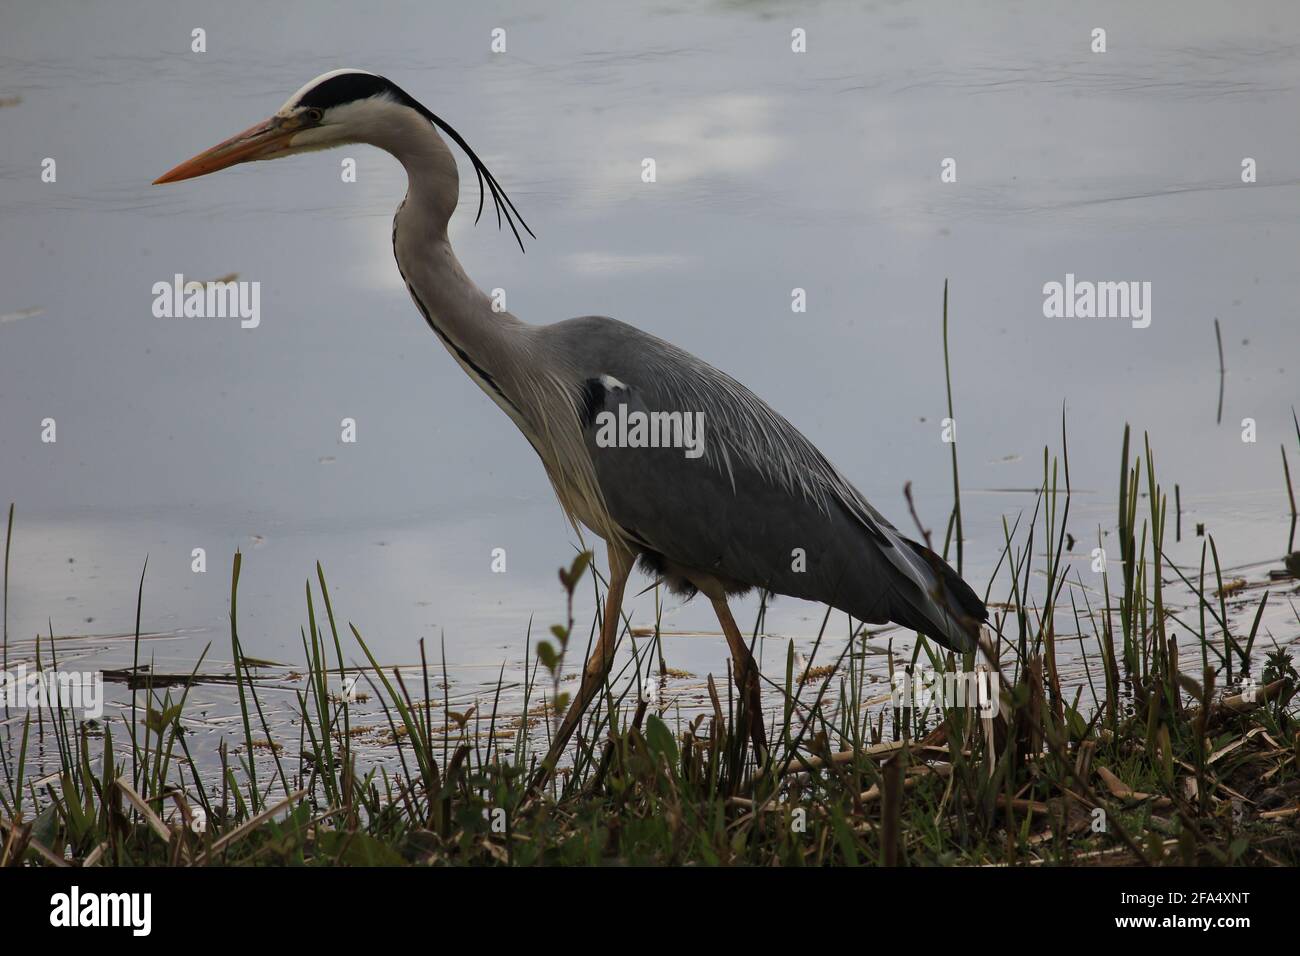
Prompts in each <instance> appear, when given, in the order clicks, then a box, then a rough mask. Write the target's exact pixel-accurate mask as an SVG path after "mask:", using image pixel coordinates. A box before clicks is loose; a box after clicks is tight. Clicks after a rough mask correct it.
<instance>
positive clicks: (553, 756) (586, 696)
mask: <svg viewBox="0 0 1300 956" xmlns="http://www.w3.org/2000/svg"><path fill="white" fill-rule="evenodd" d="M632 561H633V556H632V554H631V552H629V551H627V550H625V549H623V548H621V547H619V546H618V545H614V544H611V545H610V546H609V587H608V589H607V590H606V592H605V617H604V620H603V621H602V622H601V628H600V639H599V640H598V641H597V642H596V646H595V647H594V648H592V651H591V657H590V658H588V659H587V666H586V668H585V669H584V670H583V672H582V686H581V687H580V688H579V689H578V696H577V697H575V698H574V699H573V703H572V704H570V705H569V712H568V713H567V714H565V715H564V722H563V723H561V724H560V729H559V730H558V731H556V733H555V737H554V738H552V740H551V749H550V750H549V751H548V752H547V754H546V760H545V761H544V763H543V764H542V770H541V774H540V775H539V777H538V779H537V780H535V781H534V782H533V787H534V788H536V787H538V786H540V785H541V784H543V783H545V782H546V780H547V778H549V777H550V775H551V774H552V773H554V772H555V766H556V764H557V763H558V762H559V759H560V755H561V754H563V753H564V748H565V747H566V746H568V743H569V738H570V737H572V736H573V732H574V731H575V730H576V729H577V728H578V723H579V722H580V721H581V720H582V715H583V713H584V712H585V711H586V710H587V707H588V705H590V704H591V701H592V699H593V698H594V697H595V696H596V694H597V693H599V691H600V689H601V687H603V686H604V685H605V678H606V677H607V676H608V675H609V669H610V668H611V667H612V666H613V665H614V651H615V649H616V648H617V647H618V637H619V624H620V622H621V620H622V613H621V612H622V609H623V589H624V586H625V585H626V584H627V576H628V574H629V573H631V571H632Z"/></svg>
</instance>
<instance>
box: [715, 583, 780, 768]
mask: <svg viewBox="0 0 1300 956" xmlns="http://www.w3.org/2000/svg"><path fill="white" fill-rule="evenodd" d="M708 598H709V600H710V601H712V602H713V612H714V613H715V614H717V615H718V623H719V624H721V625H722V633H723V634H725V635H727V644H728V645H729V646H730V647H731V665H732V669H733V670H734V672H735V679H736V689H737V690H738V691H739V692H740V694H741V696H742V697H743V698H744V701H745V710H746V711H747V712H748V714H749V737H750V740H752V741H753V743H754V755H755V756H756V757H758V759H759V761H760V762H761V761H762V760H763V759H764V757H766V756H767V733H766V731H765V730H764V728H763V693H762V687H761V684H760V683H759V676H758V664H757V662H755V660H754V655H753V654H751V653H749V645H748V644H747V643H745V636H744V635H743V634H741V633H740V628H739V627H737V626H736V619H735V618H734V617H732V616H731V608H729V607H727V596H726V595H725V594H723V593H722V592H721V591H720V590H719V591H717V593H716V595H714V594H709V595H708Z"/></svg>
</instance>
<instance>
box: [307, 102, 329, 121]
mask: <svg viewBox="0 0 1300 956" xmlns="http://www.w3.org/2000/svg"><path fill="white" fill-rule="evenodd" d="M324 118H325V114H324V113H323V112H321V111H320V110H318V109H316V107H314V106H313V107H312V108H311V109H309V110H308V111H307V119H309V120H311V121H312V122H313V123H319V122H320V121H321V120H322V119H324Z"/></svg>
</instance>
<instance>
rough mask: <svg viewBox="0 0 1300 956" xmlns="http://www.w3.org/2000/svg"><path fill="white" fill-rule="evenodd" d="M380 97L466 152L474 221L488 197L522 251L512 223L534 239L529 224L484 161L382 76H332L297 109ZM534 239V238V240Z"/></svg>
mask: <svg viewBox="0 0 1300 956" xmlns="http://www.w3.org/2000/svg"><path fill="white" fill-rule="evenodd" d="M380 94H384V95H386V96H388V97H389V98H390V99H392V100H393V101H394V102H397V103H400V104H402V105H403V106H408V107H410V108H411V109H413V110H415V111H416V112H417V113H419V114H420V115H421V116H423V117H424V118H425V119H427V120H428V121H429V122H430V123H433V124H434V125H435V126H437V127H438V128H439V129H440V130H442V131H443V132H444V133H446V134H447V135H448V136H449V137H450V138H451V140H452V142H454V143H455V144H456V145H457V146H459V147H460V148H461V149H463V150H464V151H465V155H466V156H468V157H469V160H470V163H471V164H473V166H474V174H475V176H477V177H478V214H477V215H476V216H475V217H474V221H475V222H478V220H479V217H481V216H482V215H483V199H484V194H485V192H487V193H491V194H492V203H493V205H495V206H496V211H497V228H500V227H501V222H502V220H503V219H504V220H505V222H506V223H508V224H509V226H510V231H511V232H512V233H514V236H515V241H516V242H518V243H519V248H520V249H521V250H522V249H523V248H524V241H523V238H522V237H521V236H520V235H519V230H518V228H516V226H515V219H516V218H517V219H518V220H519V225H521V226H523V227H524V231H525V232H527V233H528V234H529V235H530V236H532V235H533V231H532V230H531V229H529V228H528V223H526V222H524V217H523V216H521V215H519V210H517V209H516V208H515V204H514V203H512V202H511V201H510V197H509V196H507V195H506V193H505V190H504V189H502V188H501V184H500V183H498V182H497V181H496V177H495V176H493V175H492V173H491V172H489V171H488V168H487V166H485V165H484V164H483V160H481V159H479V157H478V154H477V153H475V152H474V150H472V149H470V147H469V143H467V142H465V138H464V137H463V136H461V135H460V133H458V132H456V131H455V130H454V129H452V128H451V125H450V124H449V123H448V122H447V121H446V120H444V119H442V117H440V116H437V115H435V114H434V113H433V112H432V111H431V110H429V108H428V107H426V106H425V105H424V104H423V103H421V102H420V101H419V100H417V99H415V97H413V96H411V95H410V94H409V93H407V92H406V91H405V90H404V89H402V88H401V87H400V86H398V85H397V84H396V83H394V82H393V81H392V80H389V79H386V78H384V77H382V76H375V75H374V74H373V73H340V74H339V75H338V76H331V77H330V78H329V79H328V80H323V81H322V82H321V83H319V84H317V85H316V86H314V87H312V88H311V89H310V90H308V91H307V92H306V93H304V94H303V95H302V97H301V98H300V99H299V100H298V104H297V105H298V106H300V107H308V108H315V109H320V110H327V109H331V108H333V107H336V106H342V105H343V104H344V103H352V102H355V101H357V100H364V99H369V98H370V97H372V96H378V95H380ZM534 238H536V237H535V236H534Z"/></svg>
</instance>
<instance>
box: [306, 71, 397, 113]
mask: <svg viewBox="0 0 1300 956" xmlns="http://www.w3.org/2000/svg"><path fill="white" fill-rule="evenodd" d="M380 93H389V94H390V95H392V96H393V97H394V98H395V99H397V100H399V101H405V100H409V99H410V97H409V96H407V95H406V94H405V93H403V92H402V91H401V90H400V89H398V88H397V87H396V86H394V85H393V83H392V82H390V81H389V80H386V79H384V78H383V77H382V76H375V75H373V74H371V73H340V74H339V75H338V76H331V77H330V78H329V79H328V80H326V81H325V82H323V83H321V84H319V85H317V86H314V87H312V88H311V89H310V90H308V91H307V92H306V93H304V94H303V95H302V99H300V100H299V101H298V105H299V106H309V107H315V108H317V109H322V110H327V109H330V108H332V107H335V106H342V105H343V104H344V103H351V102H353V101H355V100H364V99H368V98H369V97H371V96H376V95H378V94H380Z"/></svg>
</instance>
